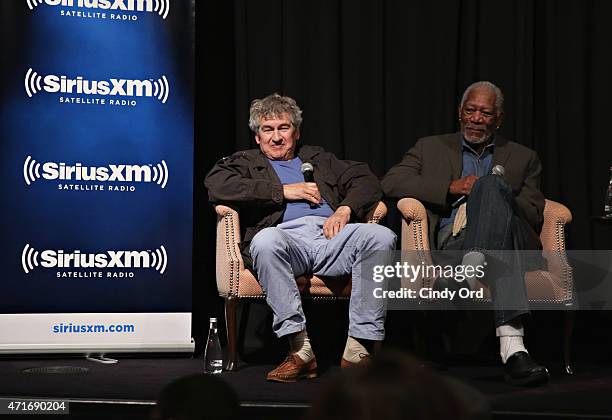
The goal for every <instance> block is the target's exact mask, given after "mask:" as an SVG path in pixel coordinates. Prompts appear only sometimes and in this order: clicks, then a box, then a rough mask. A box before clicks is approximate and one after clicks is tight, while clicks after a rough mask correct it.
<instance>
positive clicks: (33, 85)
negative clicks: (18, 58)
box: [24, 68, 42, 98]
mask: <svg viewBox="0 0 612 420" xmlns="http://www.w3.org/2000/svg"><path fill="white" fill-rule="evenodd" d="M41 80H42V76H39V75H38V73H36V72H35V71H34V70H32V68H29V69H28V71H27V72H26V75H25V80H24V86H25V91H26V93H27V94H28V97H30V98H31V97H32V96H33V95H35V94H37V93H38V92H39V91H41V90H42V87H41V85H40V81H41Z"/></svg>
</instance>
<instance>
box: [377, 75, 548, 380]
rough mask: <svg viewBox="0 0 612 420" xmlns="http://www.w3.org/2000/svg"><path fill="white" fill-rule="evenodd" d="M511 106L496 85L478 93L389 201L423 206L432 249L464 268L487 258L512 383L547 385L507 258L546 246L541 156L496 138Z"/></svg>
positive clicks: (428, 141) (394, 175) (394, 179)
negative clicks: (452, 254) (456, 254)
mask: <svg viewBox="0 0 612 420" xmlns="http://www.w3.org/2000/svg"><path fill="white" fill-rule="evenodd" d="M503 102H504V97H503V94H502V92H501V90H500V89H499V88H498V87H497V86H495V85H494V84H492V83H490V82H484V81H482V82H476V83H474V84H472V85H470V86H469V87H468V88H467V89H466V90H465V92H464V94H463V97H462V99H461V104H460V105H459V109H458V116H459V123H460V132H459V133H452V134H444V135H437V136H431V137H425V138H422V139H419V140H418V141H417V143H416V144H415V146H414V147H412V148H411V149H410V150H409V151H408V152H407V153H406V154H405V156H404V157H403V159H402V161H401V162H400V163H398V164H397V165H395V166H394V167H392V168H391V169H390V170H389V172H388V173H387V174H386V176H385V177H384V179H383V181H382V185H383V190H384V192H385V194H386V195H387V197H389V198H394V199H401V198H404V197H413V198H416V199H418V200H420V201H421V202H422V203H423V205H424V206H425V207H426V209H427V214H428V221H429V232H428V233H429V239H430V244H431V247H432V249H437V250H457V251H459V250H462V251H464V252H465V251H472V252H468V253H466V254H465V256H464V257H463V262H462V263H463V264H464V265H477V264H482V263H483V262H484V261H485V255H486V261H487V263H489V266H488V267H487V276H486V281H488V282H489V284H490V286H491V291H492V299H493V303H494V305H495V307H496V308H498V310H496V311H495V322H496V327H497V329H496V333H497V336H499V338H500V355H501V358H502V362H503V363H504V369H505V371H506V380H507V381H509V382H511V383H514V384H520V385H526V384H535V383H543V382H546V381H547V380H548V372H547V370H546V368H544V367H543V366H540V365H538V364H537V363H535V361H534V360H533V359H532V358H531V356H530V355H529V354H528V353H527V350H526V349H525V346H524V344H523V325H522V321H521V317H522V316H523V315H525V314H527V313H528V312H529V311H528V304H527V297H526V291H525V284H524V280H523V276H524V269H523V266H521V265H518V266H517V265H515V261H511V260H509V258H510V257H509V256H508V255H509V254H511V253H509V252H507V251H511V250H515V249H534V248H536V249H537V247H538V246H539V239H537V235H536V234H535V232H536V231H538V230H539V228H540V226H541V224H542V221H543V211H544V196H543V194H542V193H541V191H540V174H541V171H542V166H541V164H540V160H539V159H538V156H537V154H536V152H535V151H533V150H531V149H529V148H527V147H525V146H522V145H520V144H517V143H514V142H512V141H509V140H507V139H504V138H503V137H501V136H499V135H498V134H496V130H497V129H498V128H499V127H500V125H501V123H502V120H503ZM493 168H495V169H494V170H493ZM492 170H493V172H494V173H496V175H492V174H491V172H492ZM499 172H503V176H499ZM466 218H467V221H466ZM473 251H475V252H473ZM504 251H506V252H504ZM457 262H459V261H457ZM502 266H504V267H512V270H510V271H512V274H511V275H509V274H508V270H506V271H505V273H504V274H503V275H497V273H501V272H503V270H499V271H496V269H494V267H502ZM517 268H518V269H517ZM521 270H522V271H521ZM489 271H490V272H489ZM494 272H495V273H496V274H494ZM500 308H504V309H503V310H501V309H500Z"/></svg>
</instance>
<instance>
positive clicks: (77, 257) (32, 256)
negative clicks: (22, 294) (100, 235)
mask: <svg viewBox="0 0 612 420" xmlns="http://www.w3.org/2000/svg"><path fill="white" fill-rule="evenodd" d="M167 264H168V254H167V253H166V248H164V246H163V245H162V246H160V247H159V248H158V249H155V250H153V251H150V250H147V251H106V252H101V253H96V254H94V253H82V252H81V251H79V250H75V251H73V252H69V253H68V252H65V251H63V250H61V249H59V250H52V249H46V250H44V251H37V250H35V249H34V248H32V247H31V246H30V244H26V245H25V247H24V248H23V251H22V252H21V266H22V268H23V271H24V272H25V273H26V274H29V273H30V272H32V271H33V270H34V269H36V268H39V267H40V268H62V269H64V268H70V269H72V268H128V269H130V268H143V269H153V270H155V271H158V272H159V273H160V274H164V272H165V271H166V266H167Z"/></svg>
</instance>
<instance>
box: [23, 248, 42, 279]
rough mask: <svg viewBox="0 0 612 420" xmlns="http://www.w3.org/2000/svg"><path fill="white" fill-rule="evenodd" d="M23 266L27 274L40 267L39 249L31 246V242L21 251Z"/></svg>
mask: <svg viewBox="0 0 612 420" xmlns="http://www.w3.org/2000/svg"><path fill="white" fill-rule="evenodd" d="M21 266H22V267H23V271H25V273H26V274H28V273H29V272H30V271H32V270H34V267H38V251H36V250H35V249H34V248H32V247H30V244H26V246H24V247H23V251H21Z"/></svg>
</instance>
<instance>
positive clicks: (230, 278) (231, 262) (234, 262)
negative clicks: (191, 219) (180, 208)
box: [215, 205, 244, 297]
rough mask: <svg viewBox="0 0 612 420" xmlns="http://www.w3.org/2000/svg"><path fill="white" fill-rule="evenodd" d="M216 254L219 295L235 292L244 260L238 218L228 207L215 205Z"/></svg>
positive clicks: (233, 293)
mask: <svg viewBox="0 0 612 420" xmlns="http://www.w3.org/2000/svg"><path fill="white" fill-rule="evenodd" d="M215 211H216V213H217V255H216V277H217V289H218V291H219V295H220V296H223V297H226V296H230V295H235V294H237V291H238V281H239V274H240V271H241V270H243V269H244V261H243V260H242V255H241V254H240V248H239V247H238V243H239V242H240V239H241V238H240V218H239V216H238V212H237V211H236V210H234V209H232V208H230V207H227V206H222V205H217V206H215Z"/></svg>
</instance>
